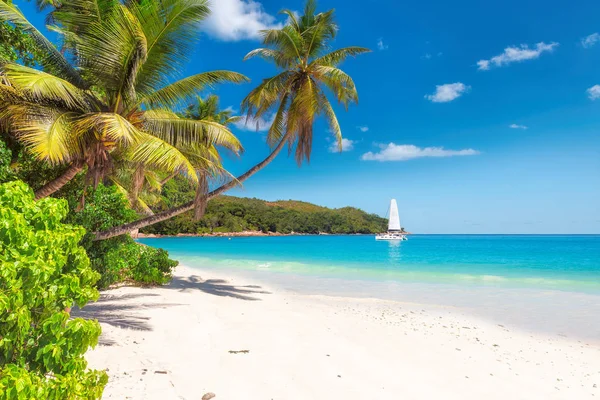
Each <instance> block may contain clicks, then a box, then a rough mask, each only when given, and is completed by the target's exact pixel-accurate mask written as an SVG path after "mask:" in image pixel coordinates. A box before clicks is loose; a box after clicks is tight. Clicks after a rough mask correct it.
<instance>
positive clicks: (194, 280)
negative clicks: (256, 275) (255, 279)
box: [165, 276, 271, 301]
mask: <svg viewBox="0 0 600 400" xmlns="http://www.w3.org/2000/svg"><path fill="white" fill-rule="evenodd" d="M165 287H166V288H169V289H176V290H179V291H180V292H187V291H191V290H200V291H202V292H204V293H208V294H212V295H214V296H221V297H233V298H235V299H240V300H249V301H258V300H262V299H260V298H258V297H254V296H252V295H257V294H271V292H267V291H265V290H261V287H260V286H256V285H245V286H235V285H231V284H229V283H228V282H227V281H226V280H224V279H207V280H204V279H202V278H200V277H199V276H187V277H179V276H176V277H173V279H172V280H171V282H170V283H169V284H168V285H167V286H165Z"/></svg>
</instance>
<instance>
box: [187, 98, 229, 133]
mask: <svg viewBox="0 0 600 400" xmlns="http://www.w3.org/2000/svg"><path fill="white" fill-rule="evenodd" d="M184 116H185V117H186V118H189V119H196V120H205V121H213V122H217V123H219V124H221V125H224V126H229V125H231V124H233V123H235V122H238V121H239V120H240V119H241V117H239V116H235V115H233V110H232V109H231V108H226V109H224V110H222V109H220V108H219V96H217V95H214V94H211V95H209V96H207V97H206V98H205V99H203V98H202V97H200V96H196V102H195V103H192V104H190V105H189V106H188V107H187V109H186V110H185V113H184Z"/></svg>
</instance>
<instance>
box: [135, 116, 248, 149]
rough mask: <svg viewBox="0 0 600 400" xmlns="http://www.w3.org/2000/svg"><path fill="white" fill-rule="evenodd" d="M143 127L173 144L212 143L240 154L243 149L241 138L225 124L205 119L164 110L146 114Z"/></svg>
mask: <svg viewBox="0 0 600 400" xmlns="http://www.w3.org/2000/svg"><path fill="white" fill-rule="evenodd" d="M143 129H144V130H145V131H146V132H149V133H151V134H153V135H155V136H157V137H159V138H161V139H162V140H164V141H166V142H168V143H170V144H172V145H173V146H179V145H190V144H193V143H198V144H211V145H216V146H221V147H224V148H226V149H228V150H231V151H232V152H234V153H236V154H238V153H240V152H242V151H243V147H242V144H241V143H240V141H239V139H238V138H237V137H236V136H235V135H234V134H233V133H232V132H231V131H230V130H229V129H228V128H227V127H225V126H223V125H221V124H219V123H216V122H212V121H204V120H192V119H185V118H177V117H175V116H173V115H172V114H171V115H170V114H169V113H165V112H164V111H162V112H160V111H159V112H158V113H155V112H153V111H147V112H146V113H145V114H144V122H143Z"/></svg>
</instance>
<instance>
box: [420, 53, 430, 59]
mask: <svg viewBox="0 0 600 400" xmlns="http://www.w3.org/2000/svg"><path fill="white" fill-rule="evenodd" d="M421 58H422V59H424V60H429V59H430V58H431V54H429V53H425V55H424V56H421Z"/></svg>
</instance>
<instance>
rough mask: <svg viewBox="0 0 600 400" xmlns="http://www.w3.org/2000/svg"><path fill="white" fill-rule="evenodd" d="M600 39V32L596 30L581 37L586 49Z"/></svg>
mask: <svg viewBox="0 0 600 400" xmlns="http://www.w3.org/2000/svg"><path fill="white" fill-rule="evenodd" d="M599 41H600V33H598V32H595V33H592V34H591V35H588V36H586V37H584V38H582V39H581V45H582V46H583V47H585V48H586V49H588V48H590V47H592V46H593V45H595V44H596V43H598V42H599Z"/></svg>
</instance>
